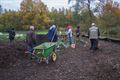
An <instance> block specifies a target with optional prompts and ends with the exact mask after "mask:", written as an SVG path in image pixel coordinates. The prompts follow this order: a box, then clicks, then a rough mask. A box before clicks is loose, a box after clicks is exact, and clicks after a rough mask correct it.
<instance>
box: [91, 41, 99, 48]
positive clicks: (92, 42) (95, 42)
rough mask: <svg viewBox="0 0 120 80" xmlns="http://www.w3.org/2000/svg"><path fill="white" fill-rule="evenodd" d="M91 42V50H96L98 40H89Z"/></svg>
mask: <svg viewBox="0 0 120 80" xmlns="http://www.w3.org/2000/svg"><path fill="white" fill-rule="evenodd" d="M90 42H91V47H90V49H91V50H96V49H98V39H90Z"/></svg>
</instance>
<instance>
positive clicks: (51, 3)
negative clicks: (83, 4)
mask: <svg viewBox="0 0 120 80" xmlns="http://www.w3.org/2000/svg"><path fill="white" fill-rule="evenodd" d="M42 1H43V2H44V4H46V5H47V6H48V8H49V10H51V8H52V7H55V8H57V9H59V8H62V7H64V8H69V7H70V6H71V5H72V4H74V2H73V3H72V4H71V5H68V0H42ZM73 1H74V0H73ZM96 1H97V0H96ZM114 1H119V2H120V0H114ZM21 2H22V0H0V4H1V5H2V7H3V9H11V10H19V9H20V3H21Z"/></svg>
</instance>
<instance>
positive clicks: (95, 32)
mask: <svg viewBox="0 0 120 80" xmlns="http://www.w3.org/2000/svg"><path fill="white" fill-rule="evenodd" d="M99 36H100V32H99V28H98V27H96V25H95V23H92V25H91V27H90V28H89V31H88V37H89V39H90V42H91V47H90V50H97V49H98V39H99Z"/></svg>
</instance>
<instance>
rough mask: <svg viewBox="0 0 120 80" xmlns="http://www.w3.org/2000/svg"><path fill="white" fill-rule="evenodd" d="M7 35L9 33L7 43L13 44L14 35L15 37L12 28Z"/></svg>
mask: <svg viewBox="0 0 120 80" xmlns="http://www.w3.org/2000/svg"><path fill="white" fill-rule="evenodd" d="M8 33H9V41H10V43H12V42H14V39H15V35H16V33H15V30H14V28H12V29H11V30H9V31H8Z"/></svg>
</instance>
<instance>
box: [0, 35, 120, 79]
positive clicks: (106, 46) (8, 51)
mask: <svg viewBox="0 0 120 80" xmlns="http://www.w3.org/2000/svg"><path fill="white" fill-rule="evenodd" d="M43 37H45V36H42V37H41V36H39V40H40V41H39V42H42V41H43V42H44V39H46V37H47V36H46V37H45V38H43ZM41 38H42V39H41ZM2 45H3V46H0V59H1V60H3V62H4V60H6V61H5V62H4V66H5V65H6V64H10V65H11V66H9V68H0V80H120V55H119V54H120V45H119V44H114V43H112V42H104V41H100V45H99V48H100V49H99V50H97V51H95V52H93V51H91V50H89V44H87V46H86V47H83V46H80V44H77V46H76V48H75V49H72V48H67V49H64V50H62V51H60V52H57V54H58V60H57V61H56V62H55V63H50V64H48V65H47V64H45V63H40V64H37V63H36V62H35V61H34V60H31V59H28V57H24V54H23V52H24V50H25V48H26V45H25V43H24V42H19V43H16V44H15V45H14V46H12V47H10V46H8V45H7V44H2ZM1 56H2V57H1ZM3 56H4V58H3ZM8 58H9V59H8ZM1 65H3V63H0V66H1ZM4 66H3V67H4Z"/></svg>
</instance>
